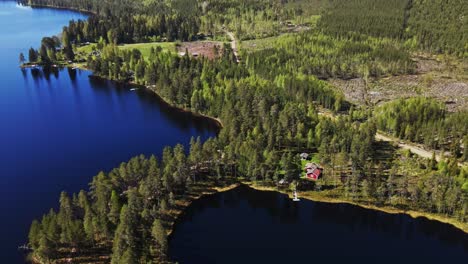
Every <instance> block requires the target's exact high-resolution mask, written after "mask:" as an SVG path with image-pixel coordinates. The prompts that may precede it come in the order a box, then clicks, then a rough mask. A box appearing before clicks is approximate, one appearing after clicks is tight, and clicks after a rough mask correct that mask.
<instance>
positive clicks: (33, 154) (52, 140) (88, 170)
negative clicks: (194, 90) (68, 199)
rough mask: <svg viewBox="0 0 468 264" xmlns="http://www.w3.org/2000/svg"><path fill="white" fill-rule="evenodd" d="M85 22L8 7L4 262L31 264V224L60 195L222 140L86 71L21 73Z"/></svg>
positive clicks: (3, 51) (2, 24) (60, 13)
mask: <svg viewBox="0 0 468 264" xmlns="http://www.w3.org/2000/svg"><path fill="white" fill-rule="evenodd" d="M84 18H86V15H84V14H80V13H77V12H71V11H66V10H58V9H44V8H34V9H32V8H28V7H21V6H18V5H16V3H15V2H11V1H7V2H5V1H0V58H1V60H0V77H1V80H2V84H1V85H0V168H1V174H0V201H1V203H0V211H1V217H0V235H1V237H2V238H1V240H0V260H1V261H0V262H1V263H8V264H14V263H24V256H23V254H21V252H20V251H18V250H17V247H18V246H19V245H22V244H24V243H26V242H27V233H28V231H29V225H30V224H31V222H32V220H33V219H34V218H38V217H41V215H42V214H43V213H46V212H48V210H49V208H51V207H57V206H58V199H59V195H60V192H61V191H62V190H66V191H67V192H69V193H71V192H76V191H78V190H80V189H83V188H87V187H88V186H87V184H88V182H89V181H90V180H91V178H92V177H93V176H94V175H96V174H97V173H98V172H99V171H101V170H105V171H106V170H110V169H111V168H113V167H117V166H118V165H119V164H120V162H123V161H127V160H128V159H129V158H131V157H133V156H135V155H139V154H145V155H150V154H156V155H160V154H161V153H162V149H163V147H164V146H166V145H171V146H174V145H175V144H177V143H183V144H185V145H186V146H188V143H189V141H190V138H191V137H192V136H195V137H196V136H200V137H201V138H202V139H203V140H205V139H207V138H208V137H211V136H215V135H216V133H217V130H218V129H217V128H216V126H215V124H213V123H212V122H209V121H207V120H206V119H201V118H196V117H194V116H192V115H190V114H186V113H180V112H178V111H177V110H175V109H173V108H170V107H168V106H166V105H165V104H163V103H161V102H160V100H159V99H158V98H157V97H156V96H154V95H153V94H152V93H150V92H145V91H143V90H138V91H130V88H129V87H118V86H117V85H114V84H113V83H111V82H108V81H99V80H93V79H90V78H89V77H88V76H89V75H90V74H91V73H90V72H88V71H81V70H77V71H74V70H68V69H57V70H54V71H43V70H31V69H27V70H21V69H20V68H19V67H18V58H19V53H20V52H23V53H25V55H26V56H27V50H28V49H29V48H30V47H35V48H37V47H38V46H39V45H40V41H41V39H42V37H43V36H50V35H55V34H57V33H59V32H60V31H61V29H62V27H63V26H65V25H67V24H68V21H69V20H71V19H75V20H77V19H84Z"/></svg>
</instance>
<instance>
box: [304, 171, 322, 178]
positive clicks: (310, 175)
mask: <svg viewBox="0 0 468 264" xmlns="http://www.w3.org/2000/svg"><path fill="white" fill-rule="evenodd" d="M320 174H322V171H321V170H320V169H319V168H315V169H313V170H310V169H309V170H307V172H306V177H307V178H309V179H311V180H314V181H316V180H318V178H319V177H320Z"/></svg>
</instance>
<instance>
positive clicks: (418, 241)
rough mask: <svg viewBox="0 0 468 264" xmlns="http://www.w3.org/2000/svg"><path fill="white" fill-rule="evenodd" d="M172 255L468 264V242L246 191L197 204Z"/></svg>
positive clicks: (344, 207) (427, 224)
mask: <svg viewBox="0 0 468 264" xmlns="http://www.w3.org/2000/svg"><path fill="white" fill-rule="evenodd" d="M169 249H170V256H171V257H172V258H173V259H174V260H175V261H178V262H179V263H203V264H210V263H270V264H271V263H392V264H395V263H464V262H465V261H466V260H467V259H468V235H466V234H465V233H464V232H462V231H460V230H458V229H456V228H455V227H452V226H450V225H447V224H442V223H439V222H436V221H431V220H427V219H425V218H416V219H413V218H411V217H410V216H408V215H403V214H395V215H393V214H387V213H383V212H379V211H373V210H367V209H364V208H361V207H357V206H353V205H349V204H330V203H320V202H312V201H308V200H304V199H302V200H301V201H300V202H293V201H291V199H289V198H288V197H287V196H286V195H284V194H280V193H276V192H267V191H256V190H254V189H251V188H249V187H247V186H241V187H239V188H236V189H234V190H231V191H228V192H224V193H218V194H214V195H211V196H205V197H202V198H201V199H199V200H196V201H195V202H194V203H192V205H191V206H190V207H189V208H188V209H187V210H186V212H185V214H184V215H183V216H182V217H181V218H180V219H179V221H178V223H177V225H176V228H175V230H174V233H173V235H172V236H171V238H170V241H169Z"/></svg>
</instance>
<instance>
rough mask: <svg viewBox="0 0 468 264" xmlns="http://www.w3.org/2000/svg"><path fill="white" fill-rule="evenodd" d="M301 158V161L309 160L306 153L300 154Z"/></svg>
mask: <svg viewBox="0 0 468 264" xmlns="http://www.w3.org/2000/svg"><path fill="white" fill-rule="evenodd" d="M299 156H300V157H301V159H302V160H307V159H308V158H309V154H307V153H301V155H299Z"/></svg>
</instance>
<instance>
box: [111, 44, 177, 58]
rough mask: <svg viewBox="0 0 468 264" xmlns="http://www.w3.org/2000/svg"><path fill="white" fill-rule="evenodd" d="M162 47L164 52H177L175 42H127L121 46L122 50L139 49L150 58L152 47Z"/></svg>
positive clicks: (144, 55)
mask: <svg viewBox="0 0 468 264" xmlns="http://www.w3.org/2000/svg"><path fill="white" fill-rule="evenodd" d="M157 47H160V48H162V50H163V51H164V52H177V50H176V44H175V42H151V43H137V44H125V45H122V46H119V48H120V49H121V50H132V49H137V50H139V51H140V52H141V54H142V55H143V57H145V58H148V57H149V55H150V52H151V48H155V49H156V48H157Z"/></svg>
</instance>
